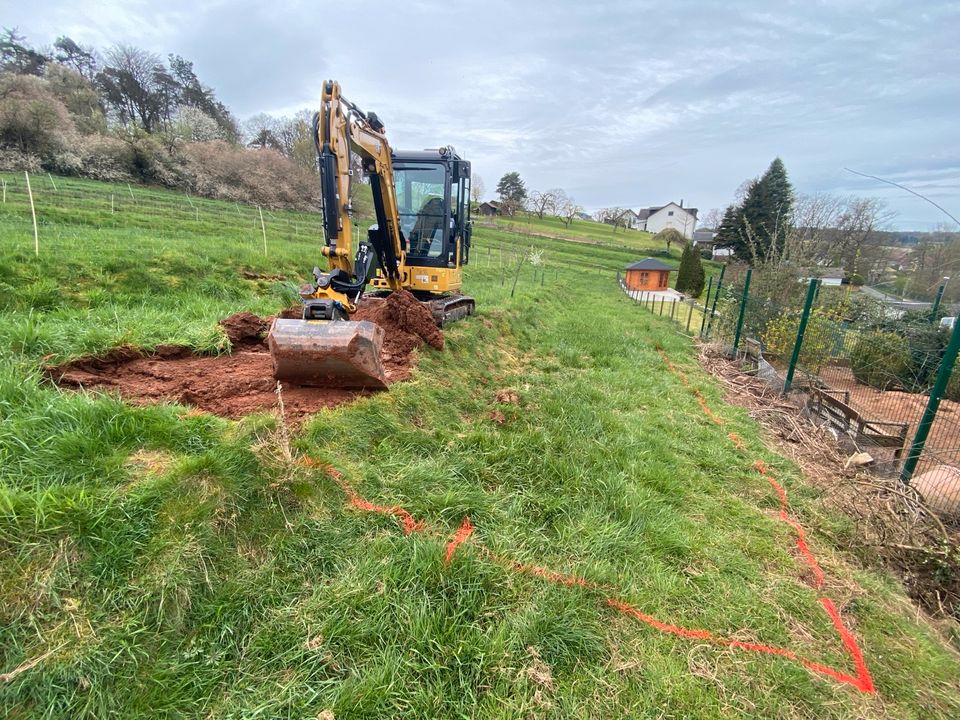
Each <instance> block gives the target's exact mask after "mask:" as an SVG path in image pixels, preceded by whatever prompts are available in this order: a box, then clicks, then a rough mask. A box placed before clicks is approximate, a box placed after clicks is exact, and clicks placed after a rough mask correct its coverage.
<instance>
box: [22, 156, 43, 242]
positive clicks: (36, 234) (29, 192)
mask: <svg viewBox="0 0 960 720" xmlns="http://www.w3.org/2000/svg"><path fill="white" fill-rule="evenodd" d="M23 176H24V177H25V178H26V179H27V195H28V196H29V197H30V214H31V215H32V216H33V254H34V255H36V256H37V257H40V233H39V231H38V230H37V210H36V208H34V207H33V190H31V189H30V173H28V172H27V171H26V170H24V171H23Z"/></svg>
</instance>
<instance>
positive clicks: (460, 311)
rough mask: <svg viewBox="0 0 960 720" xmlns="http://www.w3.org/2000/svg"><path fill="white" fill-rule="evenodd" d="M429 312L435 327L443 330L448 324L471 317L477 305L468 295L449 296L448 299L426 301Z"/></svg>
mask: <svg viewBox="0 0 960 720" xmlns="http://www.w3.org/2000/svg"><path fill="white" fill-rule="evenodd" d="M426 304H427V305H429V306H430V312H431V314H432V315H433V321H434V322H435V323H436V324H437V327H441V328H444V327H446V326H447V325H449V324H450V323H454V322H456V321H457V320H462V319H463V318H465V317H467V316H468V315H473V312H474V310H475V309H476V306H477V303H476V302H475V301H474V299H473V298H472V297H470V296H468V295H451V296H449V297H441V298H435V299H434V300H428V301H427V303H426Z"/></svg>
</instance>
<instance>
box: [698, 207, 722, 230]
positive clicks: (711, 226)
mask: <svg viewBox="0 0 960 720" xmlns="http://www.w3.org/2000/svg"><path fill="white" fill-rule="evenodd" d="M721 222H723V210H721V209H720V208H713V209H712V210H710V211H709V212H708V213H707V214H706V215H704V216H703V220H702V221H701V229H704V230H717V228H719V227H720V223H721Z"/></svg>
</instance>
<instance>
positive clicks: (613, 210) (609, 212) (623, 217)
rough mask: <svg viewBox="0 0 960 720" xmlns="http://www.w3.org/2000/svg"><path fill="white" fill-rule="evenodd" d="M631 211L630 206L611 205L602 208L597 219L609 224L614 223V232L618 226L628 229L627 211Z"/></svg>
mask: <svg viewBox="0 0 960 720" xmlns="http://www.w3.org/2000/svg"><path fill="white" fill-rule="evenodd" d="M629 212H630V209H629V208H622V207H609V208H602V209H600V210H598V211H597V220H599V221H600V222H602V223H606V224H607V225H613V232H617V228H623V229H624V230H626V229H627V213H629Z"/></svg>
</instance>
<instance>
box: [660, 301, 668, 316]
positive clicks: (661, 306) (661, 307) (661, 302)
mask: <svg viewBox="0 0 960 720" xmlns="http://www.w3.org/2000/svg"><path fill="white" fill-rule="evenodd" d="M666 301H667V298H665V297H663V296H661V297H660V317H663V304H664V303H665V302H666Z"/></svg>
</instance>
